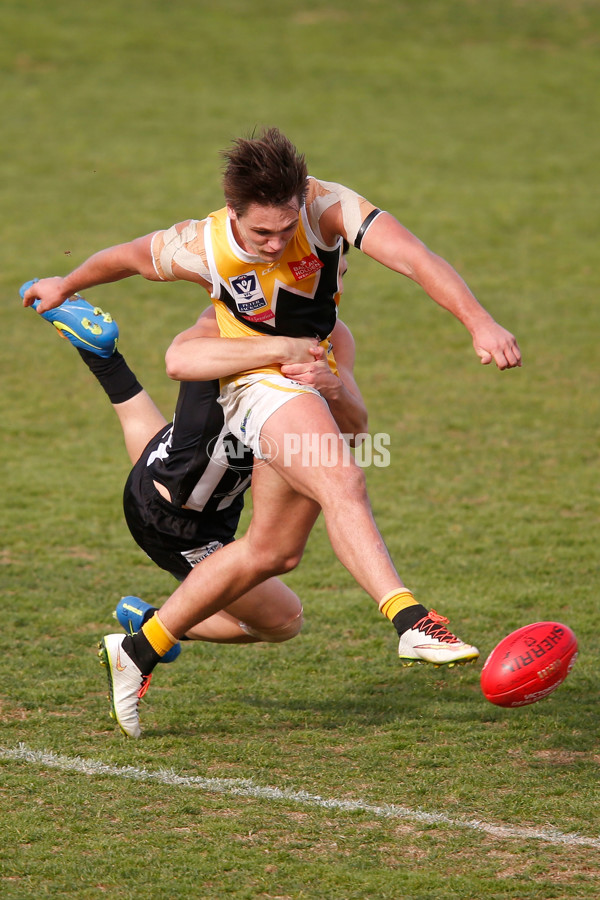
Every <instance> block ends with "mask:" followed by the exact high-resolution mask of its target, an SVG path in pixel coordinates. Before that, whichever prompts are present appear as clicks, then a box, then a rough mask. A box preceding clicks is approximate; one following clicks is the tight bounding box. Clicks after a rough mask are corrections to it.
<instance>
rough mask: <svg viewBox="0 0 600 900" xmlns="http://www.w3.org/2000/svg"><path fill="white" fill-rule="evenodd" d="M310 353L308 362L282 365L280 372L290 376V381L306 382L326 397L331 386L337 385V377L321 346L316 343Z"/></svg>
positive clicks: (287, 376)
mask: <svg viewBox="0 0 600 900" xmlns="http://www.w3.org/2000/svg"><path fill="white" fill-rule="evenodd" d="M311 353H312V359H311V360H310V362H302V363H296V364H293V365H283V366H282V367H281V372H282V374H283V375H285V377H286V378H291V379H292V381H299V382H300V384H306V385H308V386H309V387H312V388H314V389H315V390H317V391H319V393H320V394H322V395H323V396H324V397H325V398H327V395H328V392H329V391H330V389H331V388H332V387H333V386H335V387H337V386H338V383H339V378H338V377H337V375H334V374H333V372H332V371H331V369H330V367H329V363H328V362H327V355H326V353H325V350H324V348H323V347H321V346H319V344H317V345H316V347H314V348H313V349H312V350H311Z"/></svg>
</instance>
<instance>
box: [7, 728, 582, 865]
mask: <svg viewBox="0 0 600 900" xmlns="http://www.w3.org/2000/svg"><path fill="white" fill-rule="evenodd" d="M0 758H2V759H6V760H11V759H12V760H17V761H19V762H28V763H32V764H34V765H40V766H50V767H52V768H54V769H60V770H62V771H65V772H67V771H68V772H78V773H79V774H81V775H88V776H97V775H108V776H111V777H117V778H129V779H132V780H135V781H154V782H158V783H159V784H165V785H178V786H180V787H189V788H197V789H199V790H203V791H207V792H210V793H216V794H227V795H229V796H232V797H250V798H253V799H255V800H275V801H285V802H288V803H294V804H302V805H304V806H313V807H315V808H321V809H328V810H339V811H340V812H363V813H367V814H370V815H372V816H375V817H378V818H387V819H394V818H396V819H408V820H411V821H414V822H419V823H422V824H425V825H448V826H450V827H454V828H469V829H471V830H473V831H480V832H483V833H485V834H490V835H493V836H494V837H496V838H500V839H506V840H532V841H544V842H545V843H548V844H564V845H569V846H578V847H592V848H595V849H600V838H592V837H585V836H584V835H580V834H575V833H573V834H566V833H564V832H562V831H559V830H558V829H557V828H552V827H546V828H539V829H538V828H530V827H521V826H518V825H497V824H493V823H490V822H483V821H481V820H480V819H460V818H452V817H450V816H447V815H446V814H445V813H440V812H425V811H424V810H421V809H410V808H409V807H405V806H397V805H396V804H389V805H385V806H378V805H376V804H373V803H368V802H366V801H364V800H341V799H337V798H335V797H330V798H325V797H320V796H319V795H317V794H309V793H308V792H306V791H291V790H287V789H283V788H276V787H264V786H261V785H258V784H255V783H254V782H253V781H252V780H251V779H246V778H204V777H202V776H198V775H178V774H177V773H176V772H174V771H172V770H169V769H156V770H155V771H149V770H148V769H140V768H137V767H136V766H112V765H109V764H107V763H103V762H101V761H100V760H95V759H82V758H81V757H79V756H75V757H69V756H60V755H57V754H55V753H52V752H51V751H48V750H33V749H31V748H30V747H27V746H26V745H25V744H18V745H17V746H16V747H13V748H10V747H0Z"/></svg>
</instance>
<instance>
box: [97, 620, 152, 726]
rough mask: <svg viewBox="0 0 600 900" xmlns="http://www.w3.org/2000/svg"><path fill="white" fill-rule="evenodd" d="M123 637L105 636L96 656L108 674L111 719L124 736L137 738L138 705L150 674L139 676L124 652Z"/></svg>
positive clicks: (147, 685) (122, 635)
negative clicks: (115, 722) (114, 720)
mask: <svg viewBox="0 0 600 900" xmlns="http://www.w3.org/2000/svg"><path fill="white" fill-rule="evenodd" d="M125 638H126V635H124V634H107V635H105V637H104V638H103V639H102V640H101V641H100V643H99V645H98V646H99V648H100V652H99V653H98V656H99V657H100V661H101V663H102V665H103V666H106V671H107V674H108V689H109V691H110V703H111V716H112V717H113V719H116V721H117V723H118V725H119V728H120V729H121V731H122V732H123V734H125V735H127V737H134V738H138V737H140V735H141V733H142V731H141V728H140V716H139V711H138V706H139V702H140V700H141V698H142V697H143V696H144V694H145V693H146V691H147V690H148V687H149V685H150V679H151V678H152V676H151V675H142V673H141V671H140V669H139V668H138V666H137V665H136V664H135V663H134V661H133V660H132V659H131V657H130V656H128V655H127V653H126V652H125V651H124V650H123V647H122V644H123V641H124V640H125Z"/></svg>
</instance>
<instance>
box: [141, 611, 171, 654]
mask: <svg viewBox="0 0 600 900" xmlns="http://www.w3.org/2000/svg"><path fill="white" fill-rule="evenodd" d="M142 631H143V632H144V635H145V637H146V639H147V640H148V643H149V644H150V646H151V647H152V649H153V650H154V651H155V652H156V653H158V655H159V656H164V655H165V653H168V651H169V650H170V649H171V647H174V646H175V644H176V643H177V638H175V637H173V635H172V634H171V632H170V631H169V630H168V629H167V628H165V626H164V625H163V623H162V622H161V621H160V619H159V618H158V613H154V615H153V616H152V617H151V618H150V619H148V621H147V622H146V623H145V625H142Z"/></svg>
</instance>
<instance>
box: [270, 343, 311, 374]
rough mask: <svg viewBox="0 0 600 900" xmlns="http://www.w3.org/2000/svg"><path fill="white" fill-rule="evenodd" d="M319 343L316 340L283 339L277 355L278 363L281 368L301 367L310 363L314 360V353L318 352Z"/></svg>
mask: <svg viewBox="0 0 600 900" xmlns="http://www.w3.org/2000/svg"><path fill="white" fill-rule="evenodd" d="M320 349H321V348H320V347H319V342H318V340H317V338H289V337H286V338H283V341H282V350H281V352H280V354H279V359H278V360H277V361H278V363H279V364H280V365H281V367H282V370H283V366H290V365H302V364H305V363H310V362H312V361H313V360H314V358H315V353H316V352H317V351H319V350H320Z"/></svg>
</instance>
